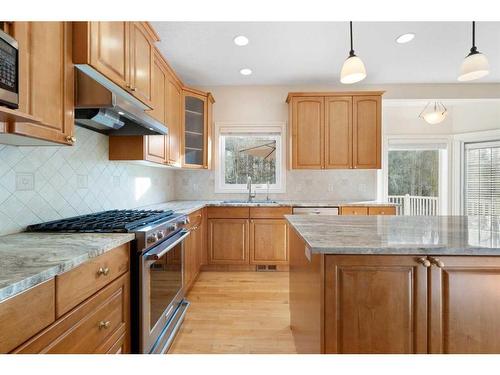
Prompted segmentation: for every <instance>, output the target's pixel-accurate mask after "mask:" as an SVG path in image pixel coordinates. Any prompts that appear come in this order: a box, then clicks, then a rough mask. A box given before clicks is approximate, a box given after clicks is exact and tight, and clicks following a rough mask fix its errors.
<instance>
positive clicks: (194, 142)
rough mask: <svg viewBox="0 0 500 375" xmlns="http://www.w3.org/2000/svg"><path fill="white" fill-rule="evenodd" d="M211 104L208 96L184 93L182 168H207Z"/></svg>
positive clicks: (187, 91) (188, 91) (191, 92)
mask: <svg viewBox="0 0 500 375" xmlns="http://www.w3.org/2000/svg"><path fill="white" fill-rule="evenodd" d="M212 103H213V99H212V96H211V95H210V94H205V93H201V92H200V93H198V92H193V91H190V90H185V91H184V126H183V140H182V141H183V142H182V143H183V151H184V152H183V167H186V168H209V159H210V150H209V148H210V136H211V134H210V132H211V121H212V120H211V117H212V115H211V113H212V111H211V106H212Z"/></svg>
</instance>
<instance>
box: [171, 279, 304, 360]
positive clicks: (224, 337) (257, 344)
mask: <svg viewBox="0 0 500 375" xmlns="http://www.w3.org/2000/svg"><path fill="white" fill-rule="evenodd" d="M187 299H188V300H189V302H191V306H190V307H189V309H188V312H187V315H186V318H185V321H184V323H183V325H182V328H181V330H180V331H179V333H178V335H177V337H176V338H175V341H174V343H173V344H172V347H171V348H170V351H169V353H170V354H181V353H200V354H201V353H221V354H224V353H225V354H229V353H234V354H247V353H248V354H250V353H259V354H283V353H296V351H295V345H294V342H293V337H292V332H291V330H290V313H289V309H288V272H202V273H201V274H200V275H199V277H198V280H197V281H196V283H195V284H194V286H193V288H192V289H191V292H190V293H189V294H188V296H187Z"/></svg>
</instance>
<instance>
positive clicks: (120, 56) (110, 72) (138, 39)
mask: <svg viewBox="0 0 500 375" xmlns="http://www.w3.org/2000/svg"><path fill="white" fill-rule="evenodd" d="M158 40H159V39H158V36H157V35H156V33H155V32H154V30H153V29H152V28H151V26H150V25H149V24H148V23H147V22H114V21H113V22H73V43H74V50H73V59H74V62H75V64H87V65H90V66H92V67H93V68H94V69H95V70H96V71H98V72H99V73H101V74H103V75H104V76H106V77H107V78H108V79H110V80H111V81H113V82H114V83H115V84H117V85H118V86H120V87H121V88H123V89H125V90H127V91H128V92H129V93H130V94H132V95H133V96H135V97H136V98H137V99H139V100H140V101H141V102H143V103H144V104H145V105H147V106H149V107H150V108H152V106H153V103H152V91H153V87H152V86H153V85H152V75H153V74H152V71H153V53H154V52H153V50H154V47H153V44H154V42H156V41H158Z"/></svg>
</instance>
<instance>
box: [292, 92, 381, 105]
mask: <svg viewBox="0 0 500 375" xmlns="http://www.w3.org/2000/svg"><path fill="white" fill-rule="evenodd" d="M384 93H385V91H326V92H289V93H288V96H287V97H286V102H287V103H290V101H291V100H292V98H294V97H302V96H325V97H331V96H376V95H384Z"/></svg>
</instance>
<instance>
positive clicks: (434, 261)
mask: <svg viewBox="0 0 500 375" xmlns="http://www.w3.org/2000/svg"><path fill="white" fill-rule="evenodd" d="M429 260H430V261H431V263H432V264H434V265H436V266H437V267H439V268H444V263H443V262H442V261H441V259H439V258H434V257H429Z"/></svg>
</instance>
